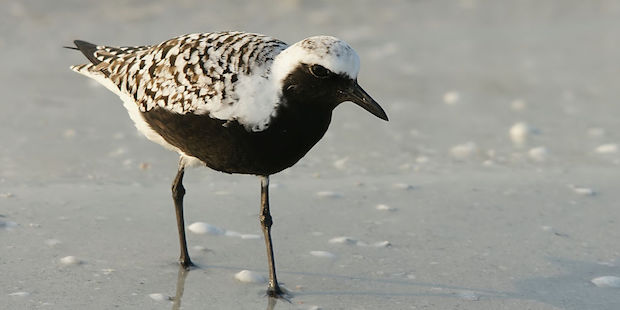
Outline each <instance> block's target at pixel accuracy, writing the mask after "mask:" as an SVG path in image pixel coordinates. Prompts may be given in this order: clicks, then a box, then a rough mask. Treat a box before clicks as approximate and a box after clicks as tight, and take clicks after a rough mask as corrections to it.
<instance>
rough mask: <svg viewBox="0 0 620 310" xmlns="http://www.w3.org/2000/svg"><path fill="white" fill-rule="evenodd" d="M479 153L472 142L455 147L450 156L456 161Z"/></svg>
mask: <svg viewBox="0 0 620 310" xmlns="http://www.w3.org/2000/svg"><path fill="white" fill-rule="evenodd" d="M477 152H478V146H477V145H476V143H474V142H472V141H470V142H467V143H463V144H459V145H455V146H453V147H452V148H451V149H450V154H452V157H454V158H456V159H461V160H462V159H467V158H469V157H471V156H472V155H474V154H476V153H477Z"/></svg>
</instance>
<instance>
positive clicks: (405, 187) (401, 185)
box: [393, 183, 415, 191]
mask: <svg viewBox="0 0 620 310" xmlns="http://www.w3.org/2000/svg"><path fill="white" fill-rule="evenodd" d="M393 186H394V188H397V189H402V190H406V191H408V190H412V189H415V187H414V186H413V185H411V184H407V183H394V184H393Z"/></svg>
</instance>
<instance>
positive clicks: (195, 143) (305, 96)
mask: <svg viewBox="0 0 620 310" xmlns="http://www.w3.org/2000/svg"><path fill="white" fill-rule="evenodd" d="M75 45H76V47H77V49H79V50H80V51H82V53H84V55H85V56H86V57H87V58H88V59H89V60H90V62H91V63H88V64H83V65H77V66H73V67H71V68H72V69H73V70H74V71H77V72H79V73H81V74H84V75H86V76H88V77H90V78H93V79H95V80H97V81H98V82H99V83H101V84H103V85H104V86H106V87H107V88H108V89H110V90H111V91H112V92H114V93H116V94H117V95H118V96H120V97H121V99H122V100H123V102H124V106H125V108H126V109H127V111H128V112H129V115H130V117H131V119H132V120H133V121H134V123H135V125H136V127H137V128H138V130H139V131H140V132H141V133H143V134H144V135H145V136H146V137H147V138H148V139H150V140H152V141H154V142H157V143H159V144H161V145H163V146H164V147H166V148H168V149H171V150H174V151H176V152H178V153H179V154H180V156H181V160H180V164H179V171H178V174H177V177H176V178H175V181H174V183H173V198H174V202H175V207H176V211H177V221H178V222H177V223H178V226H179V236H180V242H181V259H180V260H181V263H182V265H184V266H185V267H188V266H189V265H190V264H191V261H190V259H189V255H188V254H187V246H186V242H185V230H184V222H183V207H182V200H183V195H184V192H185V191H184V188H183V185H182V178H183V173H184V168H185V167H186V166H187V165H192V164H204V165H206V166H208V167H210V168H212V169H215V170H218V171H222V172H227V173H242V174H255V175H259V176H262V183H261V184H262V200H261V201H262V208H261V210H262V211H261V224H262V227H263V231H264V232H265V241H266V242H267V250H268V256H269V260H270V261H269V263H270V286H269V290H268V292H269V293H270V295H271V296H279V295H280V294H281V290H280V288H279V286H278V284H277V279H276V277H275V267H274V264H273V256H272V249H271V236H270V226H271V215H270V213H269V206H268V196H267V195H268V193H267V189H268V176H269V175H271V174H274V173H277V172H279V171H282V170H283V169H286V168H288V167H290V166H292V165H293V164H295V163H296V162H297V161H298V160H299V159H301V158H302V157H303V156H304V155H305V154H306V153H307V152H308V151H309V150H310V149H311V148H312V146H314V144H315V143H316V142H318V141H319V139H320V138H321V137H322V136H323V135H324V133H325V131H326V130H327V128H328V126H329V123H330V121H331V115H332V111H333V109H334V108H335V107H336V106H338V104H340V103H341V102H344V101H353V102H354V103H356V104H358V105H360V106H361V107H363V108H364V109H366V110H367V111H369V112H370V113H372V114H374V115H375V116H377V117H379V118H381V119H384V120H387V115H386V114H385V112H384V111H383V109H382V108H381V107H380V106H379V105H378V104H377V103H376V102H375V101H374V100H373V99H372V98H371V97H370V96H369V95H368V94H367V93H366V92H365V91H364V90H363V89H362V88H361V87H360V86H359V85H358V84H357V74H358V72H359V65H360V63H359V57H358V56H357V54H356V53H355V51H354V50H353V49H352V48H351V47H350V46H349V45H348V44H347V43H346V42H344V41H341V40H339V39H337V38H334V37H329V36H316V37H310V38H307V39H304V40H302V41H300V42H298V43H295V44H293V45H291V46H289V45H287V44H286V43H284V42H282V41H280V40H277V39H273V38H270V37H267V36H263V35H259V34H252V33H244V32H215V33H201V34H190V35H185V36H181V37H177V38H173V39H170V40H168V41H165V42H162V43H161V44H158V45H153V46H136V47H109V46H97V45H93V44H90V43H87V42H84V41H75Z"/></svg>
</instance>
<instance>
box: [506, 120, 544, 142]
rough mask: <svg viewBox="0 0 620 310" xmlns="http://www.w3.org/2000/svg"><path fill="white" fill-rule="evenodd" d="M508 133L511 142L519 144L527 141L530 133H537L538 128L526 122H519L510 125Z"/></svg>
mask: <svg viewBox="0 0 620 310" xmlns="http://www.w3.org/2000/svg"><path fill="white" fill-rule="evenodd" d="M509 133H510V139H511V140H512V142H513V143H514V144H515V145H517V146H521V145H524V144H525V143H526V142H527V140H528V139H529V137H530V136H531V135H532V134H535V133H538V130H537V129H536V128H534V127H532V126H531V125H529V124H527V123H524V122H519V123H516V124H514V125H512V127H510V131H509Z"/></svg>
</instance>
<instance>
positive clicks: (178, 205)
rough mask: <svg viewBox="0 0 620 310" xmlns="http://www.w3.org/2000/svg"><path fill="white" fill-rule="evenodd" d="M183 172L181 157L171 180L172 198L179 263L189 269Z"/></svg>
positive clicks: (183, 166) (191, 264)
mask: <svg viewBox="0 0 620 310" xmlns="http://www.w3.org/2000/svg"><path fill="white" fill-rule="evenodd" d="M184 173H185V164H184V163H183V159H181V161H180V162H179V172H177V176H176V177H175V178H174V182H172V199H173V200H174V209H175V211H176V214H177V228H178V229H179V243H180V245H181V256H180V257H179V263H180V264H181V266H183V268H185V269H189V267H190V266H193V265H194V264H193V263H192V261H191V260H190V259H189V254H188V253H187V241H186V240H185V220H184V219H183V196H185V188H184V187H183V174H184Z"/></svg>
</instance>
